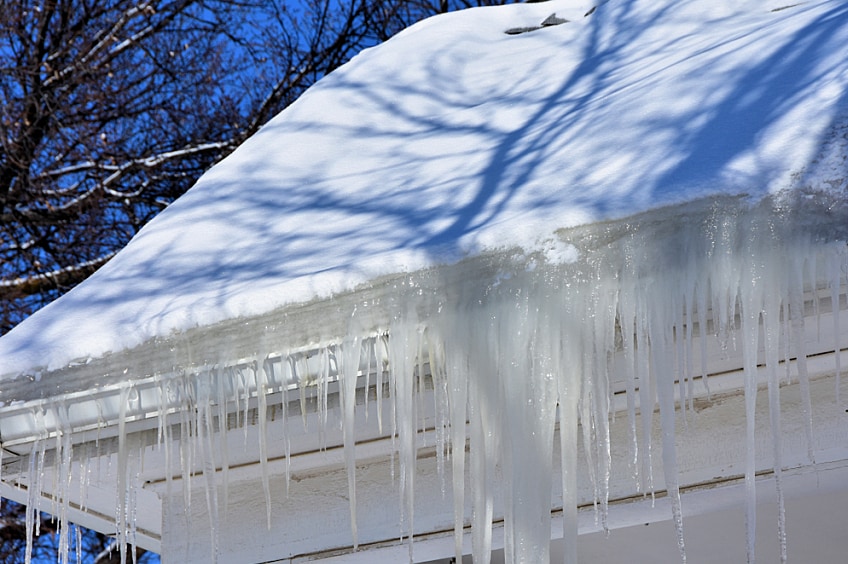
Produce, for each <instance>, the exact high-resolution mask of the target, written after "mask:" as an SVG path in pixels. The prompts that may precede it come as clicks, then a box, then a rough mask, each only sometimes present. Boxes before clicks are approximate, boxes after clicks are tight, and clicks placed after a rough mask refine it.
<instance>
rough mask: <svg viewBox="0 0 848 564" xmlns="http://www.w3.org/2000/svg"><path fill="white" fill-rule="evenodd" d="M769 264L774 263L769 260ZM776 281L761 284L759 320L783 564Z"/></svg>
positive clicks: (771, 275)
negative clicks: (766, 380)
mask: <svg viewBox="0 0 848 564" xmlns="http://www.w3.org/2000/svg"><path fill="white" fill-rule="evenodd" d="M772 262H775V261H774V258H773V257H772ZM779 279H780V276H779V273H777V272H771V273H769V275H767V276H765V277H764V282H765V283H766V284H769V285H770V286H771V287H767V288H766V290H765V292H764V294H765V295H764V304H763V306H764V308H763V312H762V319H763V333H764V342H765V360H766V371H767V374H768V397H769V421H770V423H771V436H772V456H773V459H774V462H773V468H774V481H775V489H776V492H777V505H778V517H777V536H778V542H779V544H780V562H781V564H786V562H787V549H786V510H785V504H784V500H783V487H782V480H783V458H782V453H781V451H782V448H781V436H782V433H781V425H780V376H779V373H778V363H779V362H780V344H779V337H780V302H781V298H780V296H782V295H783V293H784V292H783V291H782V288H779V287H774V286H775V285H776V284H777V283H778V280H779Z"/></svg>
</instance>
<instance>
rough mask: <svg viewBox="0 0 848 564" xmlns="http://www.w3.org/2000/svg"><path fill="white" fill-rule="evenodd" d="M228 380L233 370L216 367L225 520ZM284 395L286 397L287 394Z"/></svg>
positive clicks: (227, 481)
mask: <svg viewBox="0 0 848 564" xmlns="http://www.w3.org/2000/svg"><path fill="white" fill-rule="evenodd" d="M227 376H229V378H228V377H227ZM227 381H230V382H232V372H231V371H227V370H225V369H224V368H222V367H221V366H220V365H219V366H218V367H217V368H216V369H215V391H216V393H217V403H218V411H217V414H216V415H217V417H218V451H219V452H220V454H221V486H222V490H223V491H222V500H221V506H222V507H223V514H224V521H226V516H227V508H228V506H229V502H230V479H229V470H230V452H229V447H228V442H227V416H228V412H227V406H228V402H227V390H226V384H227ZM231 388H232V390H233V396H234V397H235V398H236V417H238V390H237V389H236V387H235V386H231ZM283 397H284V398H285V394H284V395H283Z"/></svg>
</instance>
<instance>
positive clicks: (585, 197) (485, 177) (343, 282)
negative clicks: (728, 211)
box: [0, 0, 848, 378]
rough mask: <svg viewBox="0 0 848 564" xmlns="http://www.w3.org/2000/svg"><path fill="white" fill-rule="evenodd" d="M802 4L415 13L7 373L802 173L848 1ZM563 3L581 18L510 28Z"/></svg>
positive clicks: (248, 151) (64, 316) (319, 90)
mask: <svg viewBox="0 0 848 564" xmlns="http://www.w3.org/2000/svg"><path fill="white" fill-rule="evenodd" d="M788 1H789V0H768V1H766V2H763V1H761V0H744V1H740V0H709V1H705V0H700V1H699V0H681V1H676V2H656V1H654V0H637V1H634V2H616V1H613V2H607V3H603V4H601V5H600V6H599V7H598V8H597V9H595V10H594V11H593V12H592V13H591V15H585V14H586V13H587V12H589V11H590V9H591V8H592V7H593V5H594V4H593V3H592V2H587V1H577V2H575V1H571V0H553V1H550V2H543V3H534V4H527V5H524V4H516V5H510V6H503V7H497V8H483V9H473V10H467V11H464V12H460V13H454V14H449V15H444V16H439V17H436V18H432V19H430V20H427V21H425V22H422V23H420V24H418V25H415V26H413V27H412V28H410V29H408V30H406V31H404V32H402V33H400V34H398V35H397V36H396V37H395V38H393V39H391V40H390V41H388V42H387V43H385V44H383V45H381V46H378V47H375V48H372V49H369V50H367V51H365V52H363V53H361V54H360V55H358V56H357V57H355V58H354V59H353V60H352V61H351V62H349V63H348V64H346V65H345V66H344V67H342V68H340V69H339V70H337V71H336V72H334V73H332V74H331V75H329V76H327V77H325V78H324V79H323V80H321V81H320V82H319V83H318V84H317V85H315V86H314V87H313V88H311V89H310V90H309V91H308V92H307V93H306V94H305V95H304V96H303V97H302V98H301V99H300V100H298V101H297V102H296V103H295V104H293V105H292V106H291V107H289V108H288V109H286V110H285V111H284V112H282V113H281V114H280V115H278V116H277V117H276V118H274V119H273V120H272V121H271V122H269V123H268V124H267V125H266V126H265V127H264V128H263V129H262V130H261V131H260V132H259V133H257V134H256V135H255V136H254V137H252V138H251V139H249V140H248V141H247V142H245V143H244V144H243V145H242V146H241V147H240V148H239V149H238V150H236V151H235V152H234V153H233V154H232V155H230V156H229V157H228V158H227V159H225V160H224V161H223V162H221V163H220V164H218V165H217V166H215V167H213V168H212V169H211V170H210V171H209V172H208V173H207V174H206V175H204V176H203V178H201V179H200V180H199V181H198V182H197V184H196V185H195V186H194V187H193V188H192V189H191V190H190V191H189V192H188V193H187V194H185V195H184V196H183V197H182V198H180V199H179V200H178V201H176V202H175V203H174V204H173V205H172V206H170V207H169V208H168V209H167V210H165V211H164V212H163V213H162V214H161V215H160V216H158V217H157V218H156V219H154V220H153V221H152V222H151V223H150V224H149V225H147V226H146V227H145V228H144V229H142V230H141V232H140V233H139V234H138V235H137V236H136V237H135V238H134V239H133V240H132V241H131V242H130V244H129V245H128V246H127V247H126V248H125V249H124V250H123V251H121V252H120V253H119V254H118V255H117V256H116V257H115V258H114V259H113V260H112V261H111V262H109V263H108V264H107V265H106V266H105V267H103V268H102V269H101V270H100V271H98V272H97V273H96V274H95V275H94V276H92V277H91V278H90V279H89V280H87V281H86V282H85V283H83V284H82V285H80V286H79V287H77V288H76V289H74V290H73V291H71V292H70V293H68V294H67V295H65V296H63V297H62V298H60V299H59V300H57V301H56V302H54V303H53V304H51V305H49V306H48V307H46V308H44V309H43V310H42V311H39V312H38V313H36V314H35V315H33V316H32V317H31V318H30V319H28V320H26V321H25V322H23V323H22V324H21V325H20V326H19V327H17V328H16V329H14V330H13V331H11V332H10V333H9V334H7V335H6V336H4V337H3V338H2V339H0V374H3V375H5V377H6V378H8V377H14V376H16V375H18V374H21V373H25V372H33V371H35V370H36V369H39V368H40V369H44V368H46V369H51V370H52V369H58V368H61V367H63V366H66V365H67V364H68V363H70V362H72V361H73V360H74V359H79V358H92V357H98V356H100V355H103V354H104V353H107V352H108V351H120V350H122V349H126V348H130V347H134V346H137V345H139V344H141V343H143V342H145V341H147V340H149V339H152V338H155V337H166V336H168V335H170V334H173V333H174V332H181V331H185V330H187V329H190V328H192V327H196V326H204V325H208V324H213V323H216V322H220V321H223V320H227V319H234V318H239V317H248V316H254V315H259V314H264V313H268V312H270V311H273V310H274V309H276V308H279V307H282V306H285V305H289V304H296V303H300V302H306V301H309V300H312V299H314V298H316V297H317V298H324V297H328V296H331V295H333V294H335V293H339V292H344V291H349V290H353V289H355V288H356V287H358V286H359V285H362V284H364V283H367V282H368V281H370V280H373V279H375V278H377V277H380V276H384V275H388V274H392V273H396V272H405V271H414V270H417V269H422V268H427V267H430V266H433V265H438V264H446V263H452V262H456V261H457V260H459V259H460V258H463V257H467V256H473V255H475V254H479V253H481V252H484V251H488V250H497V249H500V248H505V247H524V248H535V249H538V248H541V247H544V246H545V245H549V244H550V242H551V241H555V240H556V236H555V233H554V232H555V231H556V230H557V229H561V228H563V227H571V226H577V225H581V224H586V223H591V222H597V221H601V220H608V219H613V218H621V217H625V216H628V215H630V214H634V213H637V212H642V211H646V210H650V209H652V208H655V207H658V206H664V205H668V204H672V203H679V202H684V201H689V200H694V199H697V198H700V197H702V196H706V195H710V194H715V193H731V194H736V193H745V194H747V195H748V196H750V197H751V198H753V199H758V198H760V197H762V196H765V195H767V194H771V193H775V192H777V191H780V190H783V189H787V188H792V187H793V186H796V185H799V184H800V183H799V182H798V179H799V178H802V177H803V174H804V171H805V167H806V166H807V165H808V164H809V163H810V162H811V160H812V159H814V158H815V157H816V155H819V154H820V153H821V147H822V144H823V143H825V142H826V141H833V140H834V139H837V138H836V137H834V136H833V128H834V127H835V126H834V124H838V123H840V122H839V120H840V119H843V118H844V116H845V115H846V112H845V110H846V109H847V108H848V99H846V92H848V90H846V84H848V59H846V57H845V46H846V45H848V25H847V24H848V5H846V4H845V3H844V2H842V1H839V0H831V1H824V0H819V1H808V2H800V3H797V4H795V5H793V6H787V5H786V2H788ZM552 13H555V14H556V16H557V18H559V19H566V20H569V21H567V22H565V23H561V24H560V25H555V26H548V27H542V28H541V29H537V30H535V31H530V32H526V33H520V34H515V35H513V34H507V33H505V32H506V31H507V30H514V29H516V28H534V27H538V26H539V25H540V24H541V22H542V21H543V20H545V19H546V18H547V17H548V16H549V15H551V14H552ZM837 140H838V139H837ZM840 154H842V155H844V154H845V153H844V147H842V153H840ZM843 158H844V157H843ZM843 169H844V167H843ZM843 174H844V171H843ZM807 180H810V179H807ZM819 180H822V179H819ZM824 180H827V179H824ZM819 188H821V186H819ZM832 189H839V190H844V187H843V186H838V187H835V188H832ZM560 258H561V260H572V259H573V258H574V252H572V251H570V250H569V249H565V250H564V252H563V253H561V255H560Z"/></svg>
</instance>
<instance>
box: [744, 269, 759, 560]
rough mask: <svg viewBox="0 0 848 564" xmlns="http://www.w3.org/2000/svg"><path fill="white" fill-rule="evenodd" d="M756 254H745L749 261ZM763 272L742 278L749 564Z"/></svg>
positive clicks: (754, 498)
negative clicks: (749, 255)
mask: <svg viewBox="0 0 848 564" xmlns="http://www.w3.org/2000/svg"><path fill="white" fill-rule="evenodd" d="M754 260H756V257H748V261H749V263H748V264H749V266H750V263H751V262H753V261H754ZM762 276H763V273H762V272H761V271H759V270H758V269H755V267H752V269H751V270H750V271H749V272H746V273H745V275H744V276H743V277H742V280H743V282H742V284H741V289H740V290H741V291H740V299H741V301H742V335H743V340H742V354H743V359H744V360H743V362H744V369H745V418H746V431H745V500H746V501H745V523H746V529H747V531H746V536H747V555H748V564H753V563H754V562H755V561H756V542H755V541H756V531H757V485H756V472H757V458H756V444H757V443H756V436H755V428H756V421H755V418H756V405H757V351H758V346H759V329H760V311H761V310H762V303H763V290H762V280H761V278H762Z"/></svg>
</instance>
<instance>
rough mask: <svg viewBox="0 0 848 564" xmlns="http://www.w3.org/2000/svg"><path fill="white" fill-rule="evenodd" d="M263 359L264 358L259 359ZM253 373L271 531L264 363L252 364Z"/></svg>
mask: <svg viewBox="0 0 848 564" xmlns="http://www.w3.org/2000/svg"><path fill="white" fill-rule="evenodd" d="M260 358H264V357H260ZM253 373H254V375H255V377H256V395H257V398H258V400H259V410H258V417H259V422H258V426H259V466H260V468H261V471H262V491H263V492H264V493H265V521H266V527H267V528H268V530H269V531H270V530H271V483H270V479H269V477H268V397H267V395H266V394H267V392H268V385H267V380H266V374H265V367H264V363H263V364H260V362H259V361H258V360H256V361H254V363H253Z"/></svg>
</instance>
